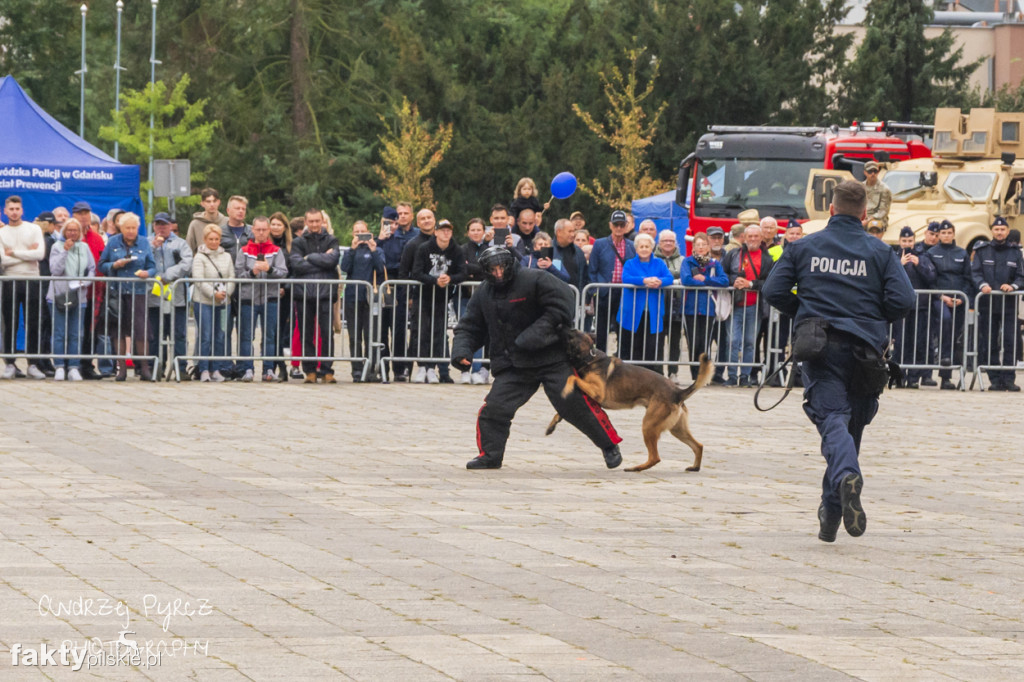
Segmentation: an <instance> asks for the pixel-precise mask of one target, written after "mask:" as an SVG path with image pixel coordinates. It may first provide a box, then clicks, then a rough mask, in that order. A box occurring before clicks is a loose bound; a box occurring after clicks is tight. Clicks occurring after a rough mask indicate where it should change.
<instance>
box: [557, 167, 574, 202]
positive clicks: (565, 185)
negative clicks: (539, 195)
mask: <svg viewBox="0 0 1024 682" xmlns="http://www.w3.org/2000/svg"><path fill="white" fill-rule="evenodd" d="M576 184H577V183H576V176H575V175H573V174H572V173H570V172H568V171H566V172H564V173H559V174H558V175H556V176H555V177H554V179H553V180H552V181H551V195H552V196H553V197H555V198H556V199H568V198H569V197H571V196H572V195H573V193H574V192H575V191H576Z"/></svg>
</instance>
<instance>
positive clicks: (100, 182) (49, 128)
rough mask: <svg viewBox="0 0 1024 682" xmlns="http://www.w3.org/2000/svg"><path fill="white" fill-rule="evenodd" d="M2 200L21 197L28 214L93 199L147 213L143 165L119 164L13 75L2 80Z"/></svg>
mask: <svg viewBox="0 0 1024 682" xmlns="http://www.w3.org/2000/svg"><path fill="white" fill-rule="evenodd" d="M0 122H2V125H3V135H2V136H0V202H2V201H4V200H6V198H7V197H9V196H11V195H12V194H16V195H18V196H20V197H21V200H22V202H23V204H24V207H25V219H26V220H32V219H34V218H35V217H36V216H37V215H39V214H40V213H42V212H43V211H52V210H53V209H54V208H56V207H57V206H64V207H65V208H67V209H68V210H70V209H71V207H72V206H73V205H74V204H75V202H76V201H87V202H89V205H90V206H92V211H93V213H96V214H97V215H99V216H101V217H102V216H104V215H106V213H107V211H109V210H110V209H112V208H120V209H123V210H125V211H132V212H133V213H136V214H138V215H139V216H143V215H144V213H143V209H142V199H141V198H140V197H139V167H138V166H129V165H125V164H122V163H118V162H117V161H115V160H114V159H113V158H112V157H110V156H108V155H107V154H105V153H104V152H103V151H101V150H100V149H97V148H96V147H94V146H92V145H91V144H89V143H88V142H86V141H85V140H83V139H82V138H80V137H79V136H78V135H75V134H74V133H73V132H71V131H70V130H68V129H67V128H65V127H64V126H63V125H61V124H60V123H59V122H58V121H57V120H56V119H55V118H53V117H52V116H50V115H49V114H48V113H46V112H45V111H43V109H42V108H41V107H40V106H39V105H38V104H36V103H35V102H33V101H32V99H31V98H30V97H29V96H28V95H26V94H25V91H24V90H22V89H21V86H20V85H18V83H17V81H15V80H14V77H13V76H4V77H3V78H2V79H0Z"/></svg>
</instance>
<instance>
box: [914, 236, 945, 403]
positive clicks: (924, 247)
mask: <svg viewBox="0 0 1024 682" xmlns="http://www.w3.org/2000/svg"><path fill="white" fill-rule="evenodd" d="M939 228H940V226H939V221H937V220H933V221H931V222H930V223H928V227H927V228H925V231H924V237H923V238H922V239H921V241H919V242H917V243H916V244H914V255H915V256H917V257H918V258H920V257H921V255H922V254H925V253H928V249H930V248H932V247H933V246H935V245H936V244H938V243H939ZM932 265H935V263H934V262H933V263H932ZM930 298H931V314H932V323H931V324H930V325H928V364H934V362H935V358H937V357H938V353H939V322H938V321H939V320H940V319H942V300H941V299H940V298H939V297H938V296H936V295H932V296H931V297H930ZM920 377H921V385H922V386H938V385H939V383H938V382H937V381H935V379H934V372H932V370H930V369H923V370H921V374H920Z"/></svg>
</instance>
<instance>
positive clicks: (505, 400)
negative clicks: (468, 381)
mask: <svg viewBox="0 0 1024 682" xmlns="http://www.w3.org/2000/svg"><path fill="white" fill-rule="evenodd" d="M571 374H574V370H573V368H572V366H570V365H569V363H567V362H559V363H555V364H551V365H545V366H544V367H532V368H528V369H523V368H516V367H512V368H509V369H505V370H502V371H501V372H500V373H498V374H496V375H495V376H494V384H493V385H492V386H491V391H490V393H488V394H487V397H486V398H485V399H484V406H483V407H482V408H480V414H479V416H478V417H477V423H476V441H477V447H478V449H479V451H480V454H481V455H482V456H484V457H487V458H488V459H491V460H497V461H499V462H500V461H501V459H502V457H504V455H505V442H506V441H507V440H508V432H509V428H510V427H511V426H512V418H513V417H514V416H515V414H516V411H517V410H518V409H519V408H520V407H522V406H523V405H525V404H526V403H527V402H528V401H529V400H530V398H531V397H533V394H534V393H536V392H537V388H538V387H540V386H541V385H543V386H544V393H545V394H547V396H548V400H550V401H551V404H552V405H553V406H554V408H555V411H556V412H558V414H559V415H561V417H562V419H564V420H565V421H567V422H569V423H570V424H572V425H573V426H575V427H576V428H577V429H579V430H580V431H582V432H583V434H584V435H585V436H586V437H587V438H589V439H590V440H591V441H592V442H593V443H594V445H596V446H597V447H599V448H601V449H602V450H604V449H605V448H609V447H611V446H612V445H616V444H617V443H619V442H621V441H622V439H621V438H620V437H619V434H617V433H616V432H615V427H613V426H612V424H611V421H610V420H609V419H608V415H607V414H605V412H604V410H603V409H601V406H600V405H598V404H597V403H595V402H594V401H593V400H591V399H590V398H588V397H586V396H585V395H584V394H583V393H581V392H580V391H578V390H574V391H573V392H572V393H570V394H569V396H568V397H567V398H563V397H562V389H563V388H565V381H566V379H568V378H569V376H570V375H571Z"/></svg>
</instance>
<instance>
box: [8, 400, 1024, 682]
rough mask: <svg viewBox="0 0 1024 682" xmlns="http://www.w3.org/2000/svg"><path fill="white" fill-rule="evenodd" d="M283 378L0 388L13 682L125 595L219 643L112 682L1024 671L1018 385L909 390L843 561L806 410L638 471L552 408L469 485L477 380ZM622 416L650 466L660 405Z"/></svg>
mask: <svg viewBox="0 0 1024 682" xmlns="http://www.w3.org/2000/svg"><path fill="white" fill-rule="evenodd" d="M261 388H262V387H261ZM272 388H273V389H274V390H273V391H271V390H265V391H264V390H254V387H252V386H244V385H240V384H229V385H221V386H200V385H198V384H182V385H180V386H172V385H156V386H143V385H141V384H139V383H135V382H129V383H128V384H113V383H108V382H102V383H87V384H82V385H71V384H66V385H63V386H58V385H55V384H53V383H51V382H41V383H34V382H31V383H30V382H26V381H13V382H3V385H2V386H0V405H2V412H0V414H2V416H0V678H2V679H4V680H7V679H13V680H23V679H24V680H34V679H54V678H55V679H65V678H68V679H72V678H70V677H69V675H70V674H71V673H70V672H69V671H66V670H63V669H54V668H50V667H47V668H26V667H24V666H18V667H13V666H11V665H10V649H11V647H12V646H14V645H15V644H16V643H17V644H21V645H22V646H23V647H26V646H38V645H39V643H41V642H47V643H55V642H59V641H60V640H62V639H71V640H75V641H78V642H81V641H83V640H85V639H86V638H91V637H96V638H99V639H100V640H102V641H104V642H109V641H113V640H116V639H117V637H118V635H119V634H120V632H121V630H124V629H125V628H124V626H123V625H122V621H123V618H120V619H119V618H117V617H112V616H109V615H98V614H96V613H89V614H80V613H71V614H68V613H64V614H61V615H57V616H53V615H46V616H41V615H40V614H39V602H40V599H41V598H43V597H44V596H45V597H46V598H47V599H49V600H51V602H59V603H73V602H74V601H75V600H76V599H79V598H82V599H88V598H93V599H99V598H109V599H111V600H114V601H116V600H119V599H120V600H122V601H124V602H125V603H126V604H128V605H129V607H130V614H129V619H130V627H129V628H128V629H129V630H130V631H131V634H128V635H127V636H128V637H130V638H134V639H136V640H138V641H140V642H150V643H157V642H160V641H163V642H164V643H165V645H166V646H168V647H170V646H171V645H172V644H175V643H176V644H177V645H182V646H184V645H189V644H192V645H198V646H199V647H200V652H199V653H195V652H193V651H189V652H188V655H183V653H182V652H181V651H177V652H174V653H175V654H176V655H170V654H168V655H165V656H164V657H163V658H162V659H161V660H160V662H159V665H157V666H154V667H151V668H148V669H146V668H125V667H119V668H110V667H106V668H103V667H96V668H93V669H92V670H91V671H90V672H91V673H92V674H93V675H94V676H95V677H98V678H104V679H130V678H137V679H153V680H162V679H183V678H188V677H193V678H196V679H202V680H236V679H237V680H242V679H250V680H251V679H256V680H264V679H265V680H276V679H282V680H283V679H287V680H296V679H339V680H372V681H373V682H378V681H379V680H402V682H406V681H407V680H417V681H418V680H452V679H456V680H502V681H504V680H530V681H532V680H587V681H588V682H589V681H590V680H673V681H674V680H678V679H682V678H685V679H687V680H730V679H749V680H763V681H765V682H771V681H774V680H791V679H807V680H812V679H813V680H816V681H817V680H845V679H861V680H918V679H920V680H938V679H952V680H978V679H986V680H1004V679H1005V680H1015V679H1021V678H1022V677H1024V637H1022V631H1024V628H1022V613H1024V611H1022V608H1021V607H1022V598H1021V596H1020V589H1019V576H1020V573H1021V569H1022V568H1024V555H1022V554H1021V553H1020V551H1019V536H1020V527H1021V520H1020V508H1019V485H1020V478H1021V473H1022V468H1021V465H1020V456H1021V454H1022V448H1021V446H1020V443H1021V438H1020V436H1021V431H1020V425H1019V421H1018V419H1017V418H1016V414H1019V411H1017V412H1014V411H1013V410H1007V409H1006V408H1005V405H1007V402H1006V401H1011V400H1012V401H1016V403H1015V404H1017V405H1020V404H1022V403H1021V402H1020V399H1019V398H1017V397H1015V396H1014V397H1009V396H1000V395H997V394H982V393H972V394H966V395H961V394H957V395H955V396H949V395H948V394H940V393H939V392H937V391H918V392H913V393H911V392H898V393H889V394H887V395H886V396H885V398H884V399H883V403H882V411H881V413H880V414H879V416H878V417H877V418H876V422H875V424H873V425H872V426H871V427H869V429H868V431H867V433H866V436H865V439H864V455H863V457H862V466H863V468H864V470H865V474H866V477H867V485H866V487H865V494H864V500H865V505H866V508H867V511H868V516H869V520H870V523H869V526H868V533H867V534H866V535H865V537H864V538H861V539H856V540H855V539H851V538H849V537H847V536H846V535H845V534H841V536H840V538H839V540H838V541H837V542H836V543H835V544H834V545H826V544H824V543H821V542H819V541H818V540H817V539H816V537H815V534H816V530H817V522H816V518H815V515H814V511H815V509H816V507H817V495H818V491H819V486H820V483H819V482H820V477H821V473H822V466H821V461H820V455H819V454H818V442H817V440H816V438H815V434H814V432H813V430H812V429H811V427H810V425H809V424H808V423H807V421H806V419H805V417H804V416H803V414H802V411H801V409H800V405H799V401H798V400H797V399H796V398H793V397H791V398H790V400H789V401H787V402H786V403H784V404H783V406H782V407H780V408H779V409H777V410H776V411H774V412H771V413H770V414H768V415H761V414H759V413H756V412H755V411H754V409H753V407H752V405H751V397H752V393H751V392H748V391H735V390H733V391H730V390H724V389H708V390H705V391H702V392H701V393H700V394H698V396H697V397H696V398H695V399H694V400H693V401H691V405H690V407H691V422H692V425H693V428H694V433H695V435H696V436H697V437H698V438H699V439H701V440H702V441H703V442H704V443H705V445H706V450H705V458H704V468H703V470H702V471H701V472H700V473H697V474H693V473H687V472H685V471H684V469H685V467H686V466H687V465H688V464H689V462H690V456H689V455H688V454H687V453H686V452H683V449H684V448H683V447H682V446H679V444H677V443H674V442H670V441H669V440H667V439H666V440H664V441H663V443H662V444H663V448H662V457H663V462H662V463H661V464H660V465H659V466H658V467H656V468H655V469H653V470H651V471H649V472H646V473H643V474H638V475H633V474H626V473H625V472H622V471H608V470H607V469H605V468H604V467H603V462H602V460H601V459H600V454H599V453H598V452H597V451H596V450H595V449H594V448H593V446H592V445H590V444H589V443H588V442H587V441H586V440H585V439H584V438H583V437H582V435H580V434H579V433H578V432H575V431H574V430H573V429H571V428H566V427H564V426H563V428H562V429H559V431H558V432H557V433H556V434H555V435H553V436H551V437H545V436H544V435H543V429H544V427H545V426H546V424H547V421H548V419H549V418H550V414H551V408H550V405H548V404H547V402H546V401H545V400H544V399H543V397H542V396H540V397H537V398H535V399H534V400H533V401H531V402H530V403H529V404H528V405H526V406H525V407H524V408H523V409H522V410H521V411H520V415H519V416H518V418H517V421H516V423H515V424H514V426H513V429H512V437H511V440H510V447H509V451H508V455H507V458H506V466H505V468H503V469H502V470H501V471H499V472H467V471H466V470H465V469H464V468H463V464H464V462H465V460H467V459H469V458H470V457H472V456H473V454H474V452H473V442H474V432H473V429H474V417H475V414H476V411H477V409H478V408H479V404H480V401H481V399H482V397H483V395H484V394H485V391H484V389H483V388H482V387H463V386H455V387H444V386H373V385H363V386H352V385H344V384H343V385H339V386H337V387H304V386H301V385H296V384H291V383H289V384H286V385H281V386H275V387H272ZM69 401H71V404H74V405H77V406H82V409H75V410H58V411H55V410H54V406H55V405H64V404H66V403H68V402H69ZM951 403H952V404H954V405H955V407H954V408H952V409H951V407H950V406H951ZM282 406H286V409H285V410H282V409H281V407H282ZM197 407H198V408H199V409H197ZM396 407H398V408H399V409H398V410H396ZM438 408H440V409H438ZM110 415H114V416H113V417H111V416H110ZM282 415H286V416H282ZM723 415H725V416H724V417H723ZM996 415H999V416H996ZM1011 415H1013V416H1011ZM611 416H612V419H613V421H614V423H615V424H616V426H617V428H618V429H619V431H620V433H621V434H622V435H623V437H624V438H625V442H624V443H623V455H624V458H625V459H626V462H627V464H629V463H633V462H634V461H641V460H642V459H643V458H644V457H645V454H644V451H643V446H642V443H641V441H640V438H639V424H640V419H641V417H642V414H641V413H640V412H637V411H633V412H615V413H612V415H611ZM147 600H155V601H156V602H158V603H157V604H156V605H152V604H147ZM174 600H179V605H180V604H181V603H183V602H186V601H187V602H189V604H192V605H193V606H195V605H196V604H197V603H199V600H208V603H209V605H210V606H209V609H210V610H209V612H208V613H205V612H204V613H203V614H202V615H200V614H198V613H195V612H192V613H187V612H180V613H179V612H176V611H174V610H173V604H174ZM161 609H163V610H161ZM168 609H171V610H170V611H168ZM185 611H187V609H185ZM203 647H205V649H203ZM73 679H78V678H77V677H75V678H73Z"/></svg>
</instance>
